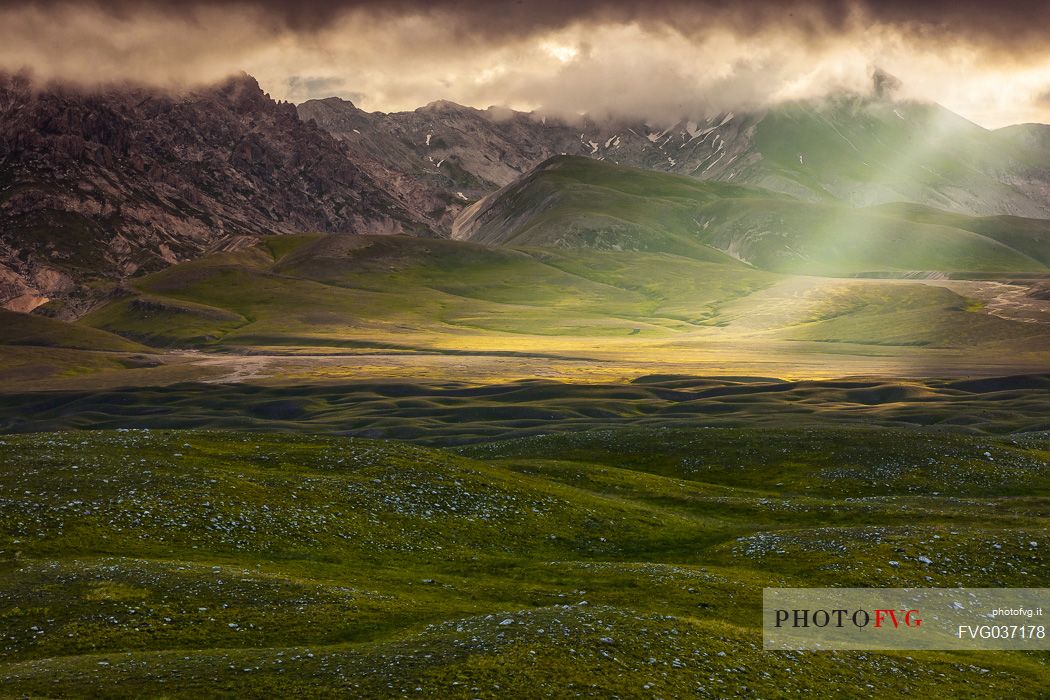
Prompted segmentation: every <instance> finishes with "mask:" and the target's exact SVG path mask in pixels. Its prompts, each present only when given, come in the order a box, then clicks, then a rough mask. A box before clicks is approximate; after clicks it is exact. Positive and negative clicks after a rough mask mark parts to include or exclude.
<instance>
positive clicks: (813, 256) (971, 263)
mask: <svg viewBox="0 0 1050 700" xmlns="http://www.w3.org/2000/svg"><path fill="white" fill-rule="evenodd" d="M933 213H935V212H932V210H931V215H927V216H925V217H921V216H915V215H914V214H913V213H909V212H908V211H904V212H900V211H898V209H896V208H893V207H880V208H875V209H856V208H853V207H850V206H847V205H844V204H837V203H812V202H803V201H800V200H796V199H794V198H792V197H789V196H787V195H781V194H775V193H773V192H770V191H767V190H762V189H759V188H754V187H738V186H734V185H727V184H724V183H716V182H707V181H698V180H695V179H692V178H687V177H682V176H675V175H668V174H665V173H656V172H651V171H642V170H637V169H634V168H627V167H622V166H615V165H610V164H608V163H604V162H599V161H594V160H590V159H586V158H580V157H557V158H553V159H551V160H549V161H547V162H546V163H544V164H543V165H541V166H539V167H538V168H537V169H536V170H535V171H533V172H532V173H531V174H529V175H527V176H525V177H523V178H522V179H521V180H518V181H517V182H515V183H513V184H511V185H509V186H507V187H506V188H504V189H502V190H500V191H499V192H497V193H495V194H493V195H490V196H489V197H488V198H486V199H484V200H482V201H481V202H479V203H478V204H476V205H475V206H474V207H471V208H470V209H468V210H467V212H466V213H465V214H464V215H462V216H461V218H460V220H459V221H457V227H456V231H455V235H456V237H458V238H460V239H465V240H470V241H475V242H482V243H487V244H494V245H511V246H548V247H570V248H597V249H604V250H637V251H650V252H653V251H660V252H670V253H674V254H677V255H684V256H690V257H696V258H698V259H703V260H714V259H717V257H716V256H718V255H719V253H723V254H728V255H731V256H732V257H734V258H738V259H740V260H743V261H745V262H747V263H749V264H751V265H753V266H755V267H758V268H762V269H766V270H772V271H777V272H784V273H793V274H819V275H831V276H834V275H841V274H856V273H872V272H889V273H893V272H898V273H900V272H908V271H943V272H989V273H1002V272H1045V271H1046V270H1047V267H1046V264H1045V261H1046V260H1047V257H1048V256H1050V244H1048V242H1047V238H1046V236H1045V235H1042V236H1036V237H1026V236H1024V235H1018V232H1019V231H1023V230H1025V229H1026V228H1031V229H1035V230H1039V231H1045V223H1043V222H1038V221H1032V220H1023V219H1021V220H1017V219H1011V220H1008V221H1007V222H1006V223H1005V224H1004V225H1003V226H1002V229H1000V228H999V227H997V226H996V225H995V223H996V221H995V220H994V219H992V220H989V219H978V220H971V219H969V218H968V217H964V216H961V215H944V216H943V217H941V218H937V217H936V216H934V215H932V214H933Z"/></svg>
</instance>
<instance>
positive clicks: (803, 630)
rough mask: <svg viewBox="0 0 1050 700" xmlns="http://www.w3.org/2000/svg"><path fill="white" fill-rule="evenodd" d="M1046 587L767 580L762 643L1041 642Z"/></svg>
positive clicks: (1036, 645)
mask: <svg viewBox="0 0 1050 700" xmlns="http://www.w3.org/2000/svg"><path fill="white" fill-rule="evenodd" d="M1048 598H1050V589H1046V588H767V589H765V590H764V591H763V595H762V604H763V610H762V615H763V619H762V631H763V644H764V646H765V648H766V649H770V650H774V649H812V650H817V649H867V650H876V649H1048V648H1050V643H1048V639H1047V636H1046V630H1045V627H1044V621H1043V620H1042V619H1041V617H1042V613H1043V608H1044V607H1046V606H1045V602H1046V601H1047V599H1048Z"/></svg>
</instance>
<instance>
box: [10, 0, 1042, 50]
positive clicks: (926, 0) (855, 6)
mask: <svg viewBox="0 0 1050 700" xmlns="http://www.w3.org/2000/svg"><path fill="white" fill-rule="evenodd" d="M70 4H71V3H69V2H68V0H35V1H34V0H29V1H28V2H26V1H21V2H19V1H16V0H0V8H4V7H7V8H26V7H34V6H35V7H43V8H50V9H56V8H61V7H64V6H69V5H70ZM74 4H76V5H77V6H78V7H81V8H94V9H96V10H99V11H102V12H105V13H107V14H109V15H112V16H114V17H118V18H120V17H125V18H126V17H130V16H133V15H135V14H137V13H141V12H143V11H154V12H161V13H169V14H173V15H178V14H185V13H187V12H192V11H193V10H195V9H199V8H226V9H229V10H230V11H231V12H234V13H240V12H243V11H252V12H257V13H260V14H261V15H262V16H264V17H266V18H267V19H268V21H269V22H270V23H271V25H272V27H273V28H274V29H275V30H278V29H291V30H293V31H303V32H309V31H317V30H320V29H323V28H324V27H326V26H328V25H329V24H331V23H332V22H333V21H336V20H337V19H338V18H339V17H340V16H342V15H345V14H347V13H353V12H364V13H368V14H370V15H372V16H374V17H377V18H382V17H391V16H404V15H419V16H424V17H433V18H435V20H441V21H445V22H448V23H449V25H450V26H451V27H453V28H455V29H456V30H457V31H460V32H462V33H463V34H464V35H467V36H469V37H471V38H472V39H474V40H493V41H500V40H504V39H505V38H506V37H508V36H516V37H523V36H527V35H530V34H534V33H538V32H546V31H550V30H552V29H558V28H561V27H564V26H566V25H569V24H572V23H576V22H592V23H625V22H635V23H639V24H641V25H643V26H646V27H657V26H659V27H664V28H666V29H670V30H674V31H679V32H684V33H687V34H692V33H698V32H704V31H707V30H708V29H710V28H711V27H712V26H718V27H721V28H727V29H731V30H733V31H736V32H741V33H747V32H754V31H761V30H767V29H770V28H778V29H782V30H786V31H797V32H801V33H805V34H809V35H822V34H826V33H829V32H836V31H845V30H847V29H852V28H856V27H858V26H864V25H879V26H883V27H888V28H892V29H894V30H896V31H898V32H901V33H903V34H907V35H909V36H912V37H915V38H925V39H927V40H930V41H942V40H951V41H965V42H971V43H974V44H976V45H980V46H984V47H986V48H994V49H995V50H997V51H1001V52H1004V53H1019V52H1022V51H1025V50H1028V49H1029V48H1030V47H1031V46H1032V45H1033V44H1038V45H1040V46H1043V47H1044V48H1045V45H1046V43H1047V40H1046V36H1047V35H1046V28H1047V27H1048V26H1050V3H1048V2H1046V1H1045V0H1013V1H1011V2H995V3H992V2H987V1H979V0H910V1H908V0H741V1H738V2H732V1H726V0H605V1H603V0H296V1H294V2H283V1H278V0H86V1H85V2H79V3H74Z"/></svg>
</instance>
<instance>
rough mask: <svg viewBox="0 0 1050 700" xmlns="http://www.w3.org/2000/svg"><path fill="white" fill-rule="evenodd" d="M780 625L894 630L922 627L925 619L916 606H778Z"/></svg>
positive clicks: (776, 613)
mask: <svg viewBox="0 0 1050 700" xmlns="http://www.w3.org/2000/svg"><path fill="white" fill-rule="evenodd" d="M774 616H775V618H776V627H777V628H778V629H779V628H781V627H785V626H787V627H810V626H813V627H828V626H834V627H839V628H841V627H845V626H847V625H853V626H854V627H856V628H858V629H865V628H867V627H868V626H871V627H872V629H882V627H883V625H890V626H892V627H893V628H894V629H900V628H901V627H904V628H912V627H920V626H922V618H921V617H920V615H919V611H918V610H916V609H915V608H911V609H907V610H905V609H904V608H898V609H894V608H879V609H877V610H848V609H846V608H837V609H835V610H828V609H826V608H818V609H816V610H811V609H809V608H802V609H799V608H794V609H793V610H786V609H783V608H777V609H776V610H774Z"/></svg>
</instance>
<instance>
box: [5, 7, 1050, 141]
mask: <svg viewBox="0 0 1050 700" xmlns="http://www.w3.org/2000/svg"><path fill="white" fill-rule="evenodd" d="M1048 25H1050V4H1047V3H1043V2H1012V3H998V4H996V5H994V6H993V5H992V4H990V3H978V2H973V1H971V0H956V1H954V2H946V1H942V0H933V1H931V2H897V1H893V2H840V1H835V0H828V1H825V2H819V1H808V2H807V1H799V2H783V1H780V2H776V1H773V0H754V1H752V2H733V3H729V2H712V1H705V0H700V1H695V0H693V1H690V2H685V1H683V0H646V1H640V0H620V1H618V2H598V1H597V0H582V1H574V2H566V1H565V0H558V1H554V0H510V1H507V0H494V1H493V0H490V1H489V2H475V1H469V0H446V1H439V2H418V1H412V0H355V1H347V2H338V1H335V0H299V1H298V2H294V3H285V2H276V1H274V0H253V1H249V2H236V1H219V2H215V1H213V0H209V1H207V2H205V1H203V0H190V1H189V2H185V1H176V0H146V1H145V2H141V1H134V2H133V1H132V0H110V1H102V0H98V1H95V2H92V1H90V0H89V1H88V2H76V3H72V2H57V1H53V0H38V1H37V2H11V1H10V0H0V68H3V69H6V70H19V69H23V68H25V69H28V70H29V71H30V72H31V73H32V74H33V75H34V76H35V77H36V78H37V79H39V80H41V81H48V80H59V81H65V82H72V83H79V84H85V85H96V84H101V83H108V82H113V81H134V82H141V83H147V84H152V85H159V86H165V87H171V88H173V89H179V88H182V87H187V86H192V85H197V84H201V83H208V82H213V81H217V80H220V79H222V78H223V77H225V76H227V75H229V74H231V73H234V72H237V71H241V70H244V71H247V72H249V73H251V74H253V75H255V76H256V77H257V78H259V80H260V82H261V83H262V84H263V86H264V87H265V88H266V89H267V90H268V91H269V92H271V94H273V95H274V97H277V98H283V99H291V100H295V101H301V100H304V99H309V98H311V97H322V96H328V95H339V96H342V97H349V98H351V99H353V100H354V101H355V102H358V103H359V104H360V105H361V106H362V107H364V108H366V109H376V110H384V111H391V110H396V109H410V108H414V107H416V106H419V105H420V104H424V103H426V102H429V101H431V100H435V99H450V100H454V101H458V102H463V103H466V104H471V105H474V106H479V107H485V106H489V105H492V104H499V105H507V106H511V107H514V108H518V109H542V110H547V111H551V112H558V113H565V114H577V113H582V112H590V113H597V112H604V113H609V114H618V115H623V116H632V117H645V118H649V119H652V120H655V121H659V120H662V119H663V120H669V119H673V118H677V117H680V116H690V115H699V114H701V113H712V112H718V111H725V110H729V109H746V108H754V107H761V106H763V105H766V104H769V103H772V102H777V101H782V100H790V99H798V98H807V97H814V96H819V95H822V94H826V93H827V92H830V91H833V90H841V89H851V90H870V89H872V77H873V75H876V71H877V70H878V71H880V72H879V73H877V75H893V76H896V77H897V78H898V79H899V81H900V84H899V85H895V86H894V90H895V94H898V95H900V96H902V97H908V98H917V99H930V100H936V101H939V102H942V103H944V104H945V105H946V106H948V107H950V108H952V109H955V110H957V111H959V112H961V113H962V114H964V115H965V116H967V117H969V118H971V119H973V120H975V121H977V122H978V123H982V124H985V125H989V126H998V125H1001V124H1005V123H1010V122H1016V121H1030V120H1044V119H1045V118H1046V117H1048V116H1050V114H1048V113H1047V112H1048V109H1050V106H1048V105H1047V104H1046V101H1045V100H1040V99H1039V97H1040V96H1041V95H1042V94H1043V93H1045V91H1046V85H1047V84H1050V41H1048V40H1047V39H1046V35H1045V30H1044V28H1045V27H1046V26H1048ZM880 86H881V89H885V88H886V87H887V84H886V83H881V84H880Z"/></svg>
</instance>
